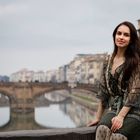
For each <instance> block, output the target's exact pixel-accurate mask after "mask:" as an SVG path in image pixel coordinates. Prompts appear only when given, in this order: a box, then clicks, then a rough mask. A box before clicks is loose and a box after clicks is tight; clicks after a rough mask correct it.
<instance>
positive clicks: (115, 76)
mask: <svg viewBox="0 0 140 140" xmlns="http://www.w3.org/2000/svg"><path fill="white" fill-rule="evenodd" d="M113 41H114V51H113V54H112V55H110V56H109V57H107V58H106V60H105V62H104V65H103V71H102V76H101V81H100V91H99V92H98V95H97V98H98V99H99V106H98V110H97V114H96V120H95V121H93V122H92V123H90V124H89V126H90V125H94V124H97V128H96V140H139V139H140V135H139V132H140V41H139V37H138V34H137V30H136V28H135V27H134V25H133V24H132V23H130V22H128V21H125V22H122V23H120V24H119V25H118V26H117V27H116V28H115V30H114V32H113ZM106 109H107V111H106V112H105V110H106ZM104 112H105V113H104Z"/></svg>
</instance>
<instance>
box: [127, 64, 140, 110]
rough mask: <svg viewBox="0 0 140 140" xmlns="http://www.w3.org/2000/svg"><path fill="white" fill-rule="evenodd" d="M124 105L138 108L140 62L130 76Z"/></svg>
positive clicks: (139, 100) (139, 98)
mask: <svg viewBox="0 0 140 140" xmlns="http://www.w3.org/2000/svg"><path fill="white" fill-rule="evenodd" d="M125 106H128V107H136V108H140V64H139V66H138V69H137V70H136V72H135V73H133V74H132V76H131V78H130V81H129V90H128V95H127V98H126V102H125Z"/></svg>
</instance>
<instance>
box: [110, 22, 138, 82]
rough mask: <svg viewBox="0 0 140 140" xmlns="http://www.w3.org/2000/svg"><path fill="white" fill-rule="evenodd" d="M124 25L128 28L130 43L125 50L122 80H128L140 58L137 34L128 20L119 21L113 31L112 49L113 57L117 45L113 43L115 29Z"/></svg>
mask: <svg viewBox="0 0 140 140" xmlns="http://www.w3.org/2000/svg"><path fill="white" fill-rule="evenodd" d="M121 25H125V26H127V27H128V28H129V29H130V43H129V45H128V47H127V48H126V50H125V54H124V57H125V63H124V69H123V81H128V80H129V78H130V76H131V75H132V72H133V71H135V70H136V69H137V66H138V63H139V60H140V40H139V37H138V34H137V30H136V28H135V27H134V25H133V24H132V23H130V22H128V21H125V22H122V23H120V24H119V25H118V26H117V27H116V28H115V29H114V32H113V41H114V51H113V57H115V55H116V54H117V50H118V47H117V46H116V44H115V36H116V32H117V29H118V28H119V27H120V26H121Z"/></svg>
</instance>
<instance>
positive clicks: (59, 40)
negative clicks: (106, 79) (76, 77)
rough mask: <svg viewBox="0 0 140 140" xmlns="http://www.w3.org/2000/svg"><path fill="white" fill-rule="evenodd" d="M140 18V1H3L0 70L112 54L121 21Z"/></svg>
mask: <svg viewBox="0 0 140 140" xmlns="http://www.w3.org/2000/svg"><path fill="white" fill-rule="evenodd" d="M138 19H140V0H134V1H132V0H0V75H5V74H6V75H10V74H12V73H14V72H16V71H19V70H21V69H22V68H27V69H29V70H34V71H38V70H43V71H47V70H50V69H57V68H58V67H59V66H62V65H64V64H68V63H69V62H70V61H71V60H72V59H73V58H74V57H75V56H76V54H78V53H84V54H87V53H90V54H95V53H104V52H109V53H110V52H112V49H113V42H112V32H113V30H114V28H115V27H116V25H118V24H119V23H120V22H122V21H125V20H128V21H130V22H132V23H133V24H134V25H135V26H136V28H138V23H137V20H138Z"/></svg>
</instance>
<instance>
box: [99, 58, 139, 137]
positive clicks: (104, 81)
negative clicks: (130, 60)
mask: <svg viewBox="0 0 140 140" xmlns="http://www.w3.org/2000/svg"><path fill="white" fill-rule="evenodd" d="M126 61H127V60H126ZM111 67H112V57H111V56H109V57H108V58H107V59H106V60H105V62H104V65H103V71H102V75H101V81H100V91H99V92H98V94H97V98H99V99H100V100H101V101H102V104H103V106H104V107H105V108H107V109H108V113H107V114H105V116H104V117H103V118H102V120H101V122H100V123H99V124H105V125H107V126H109V127H110V126H111V122H110V120H111V118H110V117H114V116H115V115H117V114H118V113H119V111H120V110H121V108H122V107H123V106H127V107H131V110H130V111H129V112H128V114H127V116H126V117H125V120H124V124H125V123H126V124H127V123H129V122H131V123H133V121H130V119H131V120H136V122H137V126H136V129H139V130H138V131H140V64H139V66H138V68H137V70H136V72H135V73H133V74H132V76H131V77H130V79H129V81H127V82H125V83H122V77H123V68H124V64H122V65H120V66H119V67H117V68H116V70H115V73H114V74H112V73H111ZM110 114H113V115H110ZM108 115H109V116H110V117H107V116H108ZM128 118H129V119H128ZM127 121H129V122H127ZM131 126H132V125H130V127H131ZM134 126H135V125H134ZM123 128H124V129H125V130H122V129H123ZM127 129H128V127H125V125H124V126H123V127H122V128H121V129H120V131H121V130H122V132H120V133H123V134H124V135H126V136H127V137H128V136H129V132H126V131H132V130H131V129H128V130H127ZM124 131H125V132H124ZM136 131H137V130H135V132H136ZM132 135H134V134H132ZM139 139H140V137H139Z"/></svg>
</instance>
